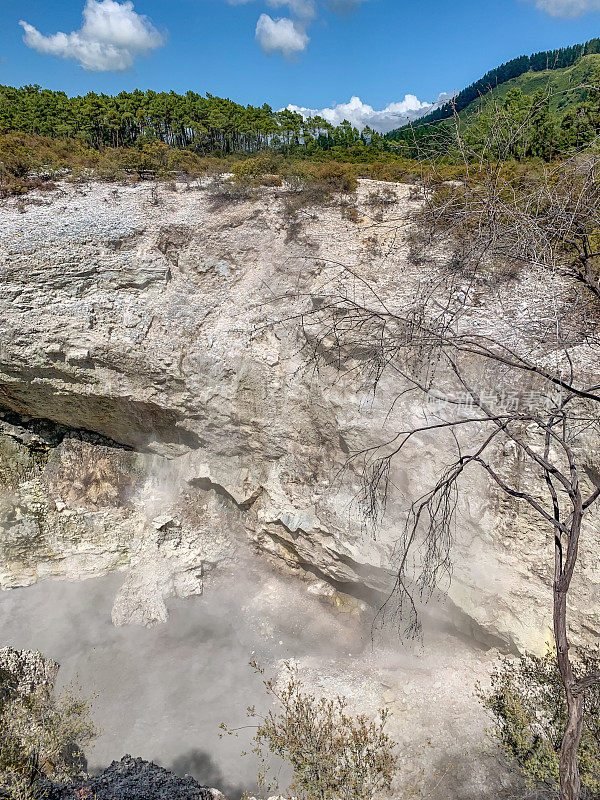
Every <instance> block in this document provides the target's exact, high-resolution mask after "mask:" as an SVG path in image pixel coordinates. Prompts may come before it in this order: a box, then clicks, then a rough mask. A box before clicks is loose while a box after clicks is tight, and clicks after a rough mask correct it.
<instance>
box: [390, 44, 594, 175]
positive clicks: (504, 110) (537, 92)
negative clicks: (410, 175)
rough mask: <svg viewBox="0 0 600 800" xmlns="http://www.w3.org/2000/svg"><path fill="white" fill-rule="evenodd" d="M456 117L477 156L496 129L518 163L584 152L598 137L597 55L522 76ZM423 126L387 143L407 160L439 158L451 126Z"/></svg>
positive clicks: (429, 123)
mask: <svg viewBox="0 0 600 800" xmlns="http://www.w3.org/2000/svg"><path fill="white" fill-rule="evenodd" d="M594 41H597V40H594ZM456 112H457V117H456V120H457V124H458V129H459V131H460V134H461V136H462V138H463V140H464V141H465V142H466V143H467V145H469V146H470V147H472V148H473V149H474V150H476V151H477V150H480V149H481V148H482V147H483V146H484V145H485V142H488V141H489V140H490V133H491V131H492V130H496V132H499V129H500V128H502V131H503V132H502V133H500V138H499V141H502V140H503V141H505V143H506V148H507V150H506V152H505V153H504V155H506V156H510V157H513V158H516V159H518V160H522V159H524V158H529V157H541V158H544V159H546V160H548V159H551V158H555V157H557V156H560V155H564V154H567V153H569V152H570V151H572V150H573V149H574V148H580V147H582V146H588V145H590V144H591V143H592V142H594V141H595V140H596V139H597V137H598V136H599V134H600V53H590V54H588V55H585V56H582V57H581V58H579V59H578V60H577V61H576V62H575V63H574V64H572V65H571V66H568V67H563V68H562V69H547V70H536V71H528V72H525V73H523V74H520V75H518V76H516V77H514V78H511V79H510V80H507V81H504V82H503V83H502V84H500V85H498V86H497V87H496V88H494V89H492V90H490V91H488V92H486V93H485V94H482V95H481V96H479V97H477V98H476V99H474V100H472V101H471V102H470V103H469V104H468V105H466V106H465V107H463V108H462V109H459V108H458V107H457V108H456ZM424 120H425V121H423V120H418V121H417V122H416V123H415V124H414V125H413V126H411V127H408V126H406V127H404V128H402V129H400V130H397V131H394V132H392V133H391V134H388V138H389V139H390V140H391V141H394V142H395V143H396V146H397V147H398V149H399V151H400V152H402V153H404V154H405V155H406V156H412V157H416V156H417V154H418V153H423V151H430V152H432V151H435V152H436V153H437V154H438V155H440V154H443V153H444V152H445V151H446V150H447V149H448V147H450V145H449V144H448V142H450V140H452V138H453V134H452V130H453V128H454V126H455V122H454V121H453V120H448V119H440V120H429V121H427V118H424ZM509 139H510V140H511V141H510V142H509Z"/></svg>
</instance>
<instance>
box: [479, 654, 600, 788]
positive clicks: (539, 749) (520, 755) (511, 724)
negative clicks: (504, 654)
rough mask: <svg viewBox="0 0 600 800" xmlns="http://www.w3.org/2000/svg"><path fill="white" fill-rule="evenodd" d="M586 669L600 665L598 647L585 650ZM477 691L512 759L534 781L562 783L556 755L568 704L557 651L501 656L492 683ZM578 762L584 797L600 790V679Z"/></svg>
mask: <svg viewBox="0 0 600 800" xmlns="http://www.w3.org/2000/svg"><path fill="white" fill-rule="evenodd" d="M578 667H579V670H580V671H581V673H582V674H588V673H590V672H594V671H596V670H598V669H599V668H600V655H599V654H598V653H587V654H584V655H583V656H582V657H581V659H580V661H579V664H578ZM477 694H478V696H479V698H480V700H481V702H482V703H483V705H484V706H485V708H487V709H488V710H489V711H490V712H491V713H492V716H493V718H494V729H493V734H494V736H495V738H496V739H497V740H498V741H499V742H500V744H501V746H502V748H503V750H504V753H505V754H506V756H507V758H508V759H509V761H511V762H512V763H514V764H516V766H517V767H518V768H519V770H520V772H521V774H522V775H523V777H524V779H525V781H526V783H527V785H528V786H530V787H534V786H537V787H547V788H548V790H549V791H551V792H555V791H556V790H557V787H558V759H559V754H560V747H561V741H562V734H563V731H564V727H565V722H566V716H567V707H566V701H565V698H564V691H563V687H562V683H561V680H560V674H559V671H558V664H557V661H556V656H555V655H554V653H552V652H550V653H548V654H547V655H545V656H543V657H538V656H535V655H529V654H528V655H526V656H524V657H523V658H520V659H518V660H517V661H514V660H509V659H503V660H502V661H501V662H500V665H499V666H498V667H497V668H496V669H495V670H494V672H493V673H492V679H491V687H490V689H489V690H488V691H484V690H482V689H481V687H478V688H477ZM584 703H585V714H584V731H583V737H582V740H581V746H580V749H579V768H580V772H581V781H582V785H583V789H584V794H583V797H584V798H592V797H597V796H598V793H599V792H600V685H598V684H596V685H595V686H593V687H592V688H590V689H589V690H587V692H586V695H585V699H584Z"/></svg>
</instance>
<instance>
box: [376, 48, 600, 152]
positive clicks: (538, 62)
mask: <svg viewBox="0 0 600 800" xmlns="http://www.w3.org/2000/svg"><path fill="white" fill-rule="evenodd" d="M596 53H600V39H599V38H596V39H590V40H589V41H588V42H585V43H584V44H575V45H572V46H570V47H561V48H559V49H557V50H544V51H542V52H539V53H533V54H532V55H530V56H518V57H517V58H513V59H511V60H510V61H507V62H506V63H505V64H501V65H500V66H499V67H495V68H494V69H491V70H490V71H489V72H486V74H485V75H484V76H483V77H482V78H480V79H479V80H477V81H475V82H474V83H472V84H471V85H470V86H467V87H466V88H465V89H463V90H462V91H460V92H459V93H458V94H457V95H456V97H455V98H454V99H453V100H452V102H449V103H446V104H445V105H443V106H441V107H440V108H438V109H435V110H434V111H432V112H431V113H430V114H427V115H426V116H424V117H422V118H421V119H420V120H419V123H418V124H420V125H424V124H428V123H431V122H438V121H439V120H443V119H448V118H450V117H452V116H453V114H454V113H455V111H457V112H461V111H462V110H463V109H465V108H467V106H469V105H470V104H471V103H472V102H473V101H474V100H477V99H478V98H480V97H482V96H483V95H485V94H487V93H488V92H490V91H492V90H494V89H498V88H499V87H501V86H502V85H503V84H505V83H507V82H508V81H512V80H514V79H515V78H518V77H519V76H521V75H526V74H528V73H536V72H542V73H544V72H551V71H555V70H563V69H568V68H569V67H572V66H573V65H574V64H576V63H577V62H578V61H579V60H580V59H581V58H583V57H584V56H587V55H592V54H596ZM392 138H393V132H392Z"/></svg>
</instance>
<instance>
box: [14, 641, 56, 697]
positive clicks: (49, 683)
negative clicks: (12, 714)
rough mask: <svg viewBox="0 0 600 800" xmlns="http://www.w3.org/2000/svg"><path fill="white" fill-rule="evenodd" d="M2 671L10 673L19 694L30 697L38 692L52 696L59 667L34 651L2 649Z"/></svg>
mask: <svg viewBox="0 0 600 800" xmlns="http://www.w3.org/2000/svg"><path fill="white" fill-rule="evenodd" d="M0 670H4V671H6V672H8V673H10V675H11V677H12V678H13V679H14V680H15V685H14V688H15V690H16V691H17V692H18V693H19V694H23V695H30V694H33V693H34V692H36V691H40V690H41V691H42V692H46V693H47V694H51V692H52V690H53V689H54V685H55V683H56V677H57V675H58V670H59V665H58V664H57V663H56V661H53V660H52V659H51V658H45V657H44V656H43V655H42V654H41V653H38V652H36V651H33V650H15V649H14V648H13V647H2V648H0Z"/></svg>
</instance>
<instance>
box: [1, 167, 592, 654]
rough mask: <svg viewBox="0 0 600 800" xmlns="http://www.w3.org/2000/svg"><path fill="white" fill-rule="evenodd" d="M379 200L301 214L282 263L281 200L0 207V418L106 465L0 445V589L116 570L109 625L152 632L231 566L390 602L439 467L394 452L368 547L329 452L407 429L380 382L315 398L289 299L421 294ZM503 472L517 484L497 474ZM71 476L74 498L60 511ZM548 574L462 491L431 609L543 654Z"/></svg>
mask: <svg viewBox="0 0 600 800" xmlns="http://www.w3.org/2000/svg"><path fill="white" fill-rule="evenodd" d="M377 188H378V186H377V184H376V183H375V182H369V181H365V182H363V183H362V184H361V187H360V190H359V202H360V203H362V204H363V205H362V206H361V207H362V208H363V209H364V210H365V214H364V216H363V221H362V222H361V223H360V224H358V225H355V224H352V223H349V222H347V221H346V220H344V219H342V218H341V215H340V211H339V209H338V208H334V207H329V208H324V209H315V210H314V211H313V210H311V211H310V213H309V214H307V216H306V221H305V223H304V229H303V232H302V235H301V236H300V237H299V238H297V239H296V240H292V241H289V237H288V231H287V229H286V226H285V222H284V218H283V214H282V200H281V198H279V196H278V194H277V192H265V193H264V194H263V195H261V196H260V197H258V198H257V199H256V200H255V201H254V202H243V203H239V204H236V205H232V206H229V207H225V208H221V209H218V210H215V209H214V208H213V206H212V205H211V200H210V196H209V194H208V193H207V192H206V191H205V189H204V188H203V187H201V186H192V187H190V188H189V189H187V190H184V187H183V186H179V191H178V192H167V191H166V190H164V189H162V188H161V187H160V186H159V187H158V189H157V191H158V197H159V202H158V204H155V203H154V202H153V201H152V197H151V187H148V186H147V185H146V186H144V185H129V186H120V187H118V189H117V191H116V194H115V191H114V190H113V188H112V187H110V186H107V185H103V184H89V185H87V186H85V187H84V188H83V189H81V188H78V187H74V186H70V185H67V184H65V185H64V186H61V190H60V192H59V193H58V194H57V195H56V197H55V199H54V201H53V202H51V203H48V204H45V205H35V204H30V205H27V206H26V213H25V214H22V213H19V211H18V209H17V206H16V203H11V202H6V203H3V204H2V206H1V207H0V280H1V282H2V287H3V291H2V293H0V385H1V387H2V395H1V400H0V402H1V404H2V405H4V406H5V407H6V408H8V409H10V410H11V411H13V412H16V413H17V414H20V415H23V416H25V417H29V418H31V417H33V418H36V417H41V418H46V419H49V420H51V421H53V422H54V423H58V424H59V425H63V426H66V427H67V428H68V429H69V430H71V431H73V430H75V431H77V430H84V431H88V432H93V433H95V434H100V435H102V436H104V437H108V439H109V440H111V442H112V445H110V446H109V445H107V444H106V443H104V444H102V443H95V442H93V441H91V440H90V441H83V442H82V441H81V440H80V439H77V437H72V436H70V435H69V436H68V437H67V438H64V439H63V440H61V441H60V442H58V443H56V442H50V443H48V442H46V441H45V440H43V439H40V440H39V441H37V440H35V441H34V439H35V436H37V434H34V433H32V432H31V431H30V429H28V428H27V426H26V425H25V426H19V425H15V423H14V422H11V421H10V420H7V421H6V423H5V424H4V423H2V425H3V427H2V430H0V433H1V434H2V442H3V444H2V445H1V448H3V449H0V454H1V453H3V452H4V453H5V456H4V458H3V460H0V477H2V476H4V477H3V485H4V489H3V491H2V495H1V497H0V522H1V524H2V531H3V534H2V541H1V543H0V586H2V587H13V586H21V585H26V584H28V583H31V582H33V581H36V580H38V579H40V578H44V577H66V578H70V579H73V578H85V577H89V576H92V575H100V574H103V573H106V572H108V571H112V570H123V571H124V572H125V573H126V576H125V581H124V584H123V587H122V589H121V591H120V593H119V596H118V597H117V598H116V600H115V608H114V611H113V620H114V621H115V623H116V624H124V623H127V622H138V623H145V624H153V623H155V622H160V621H162V620H164V619H165V618H166V614H167V611H166V600H167V599H168V598H169V597H171V596H178V597H184V596H187V595H189V594H197V593H200V592H201V591H202V590H203V586H204V583H205V581H206V580H207V578H208V576H209V575H210V572H211V570H213V569H215V568H217V569H218V568H221V567H224V566H226V565H227V564H228V563H231V562H232V561H233V560H235V559H238V558H240V557H241V556H240V553H241V552H243V548H244V547H246V546H247V542H250V543H251V544H252V545H253V546H256V547H258V548H259V549H260V550H261V551H262V552H264V553H265V554H266V555H267V556H268V557H269V558H271V559H275V560H276V561H277V562H278V563H280V564H281V565H284V566H285V567H286V568H287V569H291V570H294V571H296V572H297V573H298V574H306V573H309V574H310V575H312V576H314V578H315V579H316V580H325V581H326V582H328V583H329V584H331V585H332V586H333V587H334V588H335V590H336V591H340V592H342V593H345V594H350V595H355V596H357V597H359V598H363V596H364V593H365V592H367V593H368V592H375V593H377V592H384V591H386V589H387V588H388V587H389V585H390V580H391V576H392V575H393V566H394V564H393V558H392V552H393V543H394V539H395V537H396V535H397V531H398V529H399V526H401V525H402V524H403V523H404V520H405V514H406V508H407V505H408V502H409V499H412V498H414V497H417V496H419V495H420V494H422V492H423V490H424V489H425V488H426V487H427V486H429V485H431V483H432V480H433V478H434V476H435V474H436V468H437V467H439V465H440V464H441V463H443V460H444V446H443V443H442V444H440V441H439V440H438V439H434V438H433V437H431V436H426V435H423V436H420V437H415V439H414V441H413V442H412V445H411V446H410V447H407V449H406V454H405V457H404V459H403V460H401V461H399V462H398V463H396V464H395V466H394V469H393V474H392V476H391V477H392V482H393V485H394V486H395V490H394V493H393V495H392V496H391V497H390V502H389V507H388V514H387V517H386V520H385V523H384V525H383V527H382V529H381V530H380V531H378V533H377V537H376V538H375V537H374V536H373V532H372V531H370V530H368V529H366V528H365V526H364V525H363V524H362V521H361V518H360V514H359V513H358V508H357V502H356V498H357V496H358V494H359V492H360V475H359V470H358V469H357V467H356V466H354V467H353V466H351V467H350V468H349V469H348V470H347V471H346V472H345V473H344V474H343V479H342V480H339V479H338V476H339V475H340V470H341V468H342V467H344V465H345V464H346V461H347V454H348V453H349V452H352V451H356V450H358V449H361V448H363V447H365V446H368V445H371V444H374V443H377V442H381V441H383V440H384V439H385V437H386V435H388V434H389V433H390V432H394V431H395V430H398V429H399V428H400V427H402V428H404V427H406V426H407V425H410V424H411V423H419V422H421V421H422V419H423V413H424V409H423V408H422V407H421V406H419V404H418V403H416V402H415V401H413V400H411V399H410V398H409V397H400V398H399V399H398V401H397V403H396V404H395V406H394V409H393V412H392V413H391V414H390V413H389V412H390V399H391V398H395V397H397V396H398V394H399V391H400V389H401V386H400V385H399V384H398V383H397V382H395V379H394V378H393V377H392V376H387V377H385V378H384V380H383V382H382V384H381V386H380V387H379V388H380V391H379V393H378V394H377V395H376V397H374V398H373V397H372V396H371V394H370V393H369V391H368V388H367V387H363V386H361V385H360V384H359V383H357V381H356V379H355V378H354V377H353V375H352V374H351V372H350V374H343V373H341V374H340V373H338V372H337V371H336V370H335V368H334V367H333V366H331V367H325V368H324V370H323V371H322V372H321V373H320V374H319V375H316V374H315V373H314V372H313V370H312V367H311V366H310V365H307V356H306V352H304V351H303V346H304V345H306V344H307V340H306V338H303V331H302V327H301V325H300V323H299V320H298V319H297V318H296V317H295V314H296V313H297V311H298V310H299V309H302V308H305V305H304V303H305V298H306V297H307V296H312V297H314V298H315V302H316V303H318V302H319V299H318V298H319V296H321V297H325V296H326V294H327V292H328V291H330V287H331V285H332V282H333V283H334V282H335V281H336V279H337V276H338V274H339V271H340V268H339V264H342V263H343V264H346V265H348V266H350V267H352V269H353V270H355V271H356V272H357V274H359V275H361V276H364V278H365V279H366V280H367V281H369V282H371V283H372V284H373V286H374V287H375V288H376V290H377V291H378V292H379V293H380V294H381V295H382V296H383V297H385V298H386V299H387V300H388V301H389V302H391V303H394V304H400V305H401V303H402V301H403V298H405V297H407V295H408V293H410V292H411V291H413V290H414V287H415V286H416V284H417V282H418V281H419V280H420V279H421V278H422V275H421V274H420V272H419V267H418V266H415V265H412V264H410V263H409V262H408V260H407V258H406V255H407V246H406V242H405V241H404V239H403V236H402V232H401V231H400V230H399V223H400V222H401V221H402V219H403V216H404V215H405V214H406V213H407V211H408V210H409V209H410V208H411V204H410V201H409V199H408V188H407V187H402V186H397V187H396V188H395V191H396V193H397V196H398V202H397V203H396V204H392V205H390V206H388V207H387V208H386V211H385V215H386V216H385V218H384V220H383V222H381V223H379V224H378V225H377V226H376V227H374V226H373V224H372V221H371V220H370V219H369V216H368V215H369V213H370V212H369V211H368V206H366V205H364V203H365V201H366V199H367V195H368V194H369V192H371V191H373V190H374V189H377ZM461 291H462V289H461ZM469 291H472V290H471V289H469ZM478 291H484V290H478ZM547 291H548V287H547V285H546V284H545V283H544V281H543V280H542V279H541V278H540V279H539V280H538V279H537V278H536V277H535V276H533V277H530V279H529V280H528V283H527V286H522V285H516V286H511V287H510V289H509V290H508V289H507V297H506V298H504V300H506V303H507V304H509V305H510V308H511V309H512V312H513V314H514V317H515V319H516V320H517V321H521V322H522V325H523V328H524V329H525V328H526V325H527V321H528V309H530V308H531V304H532V303H536V302H540V299H541V298H542V297H543V296H544V293H545V292H547ZM460 299H461V298H460V294H458V295H457V297H456V302H460ZM494 314H496V316H494ZM490 320H492V321H493V324H495V325H497V326H499V328H498V329H499V331H500V332H502V330H503V329H502V325H503V324H504V323H503V321H502V316H501V314H500V311H499V310H498V309H495V310H494V309H493V308H492V309H490V308H486V319H485V320H484V322H485V324H491V322H490ZM277 321H279V324H273V323H276V322H277ZM482 324H483V323H482ZM11 425H12V427H13V428H14V430H12V429H11V428H10V426H11ZM31 437H34V438H33V439H32V438H31ZM36 442H37V444H36ZM36 447H41V448H42V451H44V452H45V455H44V458H46V459H47V460H46V462H45V463H41V462H40V459H39V458H38V457H37V456H36V457H35V458H34V456H33V455H32V454H33V453H34V451H35V448H36ZM44 448H46V449H44ZM36 458H37V460H36ZM499 458H501V459H502V461H503V464H504V466H505V468H507V469H511V468H513V466H514V465H512V461H511V459H514V455H511V454H510V453H506V454H499ZM590 460H591V463H592V468H593V464H595V463H597V457H596V455H593V454H590ZM95 462H98V469H95V467H94V464H95ZM86 464H87V465H88V466H85V465H86ZM82 465H83V466H82ZM69 470H71V472H72V474H73V475H75V474H79V475H81V474H84V475H87V476H88V479H86V480H87V481H88V483H89V485H87V484H86V480H83V481H82V480H81V479H80V478H78V479H76V480H71V481H70V484H69V487H67V484H68V483H69V479H68V476H69V475H70V474H71V472H69ZM82 470H83V472H82ZM61 475H63V476H64V480H62V483H61V479H60V476H61ZM57 476H58V477H57ZM103 476H104V477H103ZM79 484H81V485H79ZM59 486H62V487H63V488H62V489H61V491H62V493H61V491H58V488H57V487H59ZM170 519H173V520H177V521H178V522H179V524H178V525H175V524H173V523H171V522H169V520H170ZM163 520H164V523H163ZM159 522H160V525H159V524H158V523H159ZM598 538H599V535H598V526H597V523H594V524H593V525H592V527H591V528H590V529H589V530H588V531H586V540H585V543H584V547H583V550H582V559H581V571H580V574H579V575H578V579H577V581H578V582H577V596H576V598H575V602H574V605H575V606H576V607H577V609H579V610H578V611H577V613H575V614H574V616H573V626H574V632H575V637H576V639H578V640H581V639H583V638H587V639H589V638H590V637H596V636H597V635H598V634H599V633H600V626H599V624H598V605H599V601H598V597H599V590H600V567H599V565H598V561H597V559H596V558H594V556H593V554H594V552H595V551H596V549H597V543H598ZM550 561H551V559H550V552H549V543H548V542H546V540H545V538H544V536H543V534H540V528H539V524H538V522H537V521H536V520H535V519H534V518H533V517H532V516H531V515H530V514H528V512H527V511H526V510H523V509H520V508H516V507H515V506H512V505H510V504H506V503H503V502H501V501H500V500H499V499H498V497H497V496H496V495H495V494H494V493H493V492H492V490H491V488H490V486H489V483H488V482H487V481H486V480H485V479H484V477H483V476H481V475H477V474H475V473H474V474H473V475H472V476H470V477H469V478H468V479H467V482H466V485H465V491H464V493H463V495H462V497H461V502H460V507H459V525H458V526H457V542H456V547H455V550H454V575H453V581H452V583H451V584H450V585H449V586H445V587H443V589H444V591H445V592H447V594H448V596H449V598H450V599H451V600H452V602H453V603H454V605H455V606H456V608H457V609H458V610H459V611H460V618H461V619H462V620H463V624H464V626H465V628H466V629H467V630H468V632H469V633H472V634H474V635H476V636H479V637H483V638H484V639H485V638H486V637H488V638H489V641H491V642H494V643H496V644H498V643H502V645H503V646H504V647H506V648H512V649H515V648H519V649H525V648H528V649H534V650H537V651H541V650H543V649H544V648H545V644H546V642H547V641H548V640H549V637H550V613H549V609H550V604H551V565H550Z"/></svg>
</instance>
